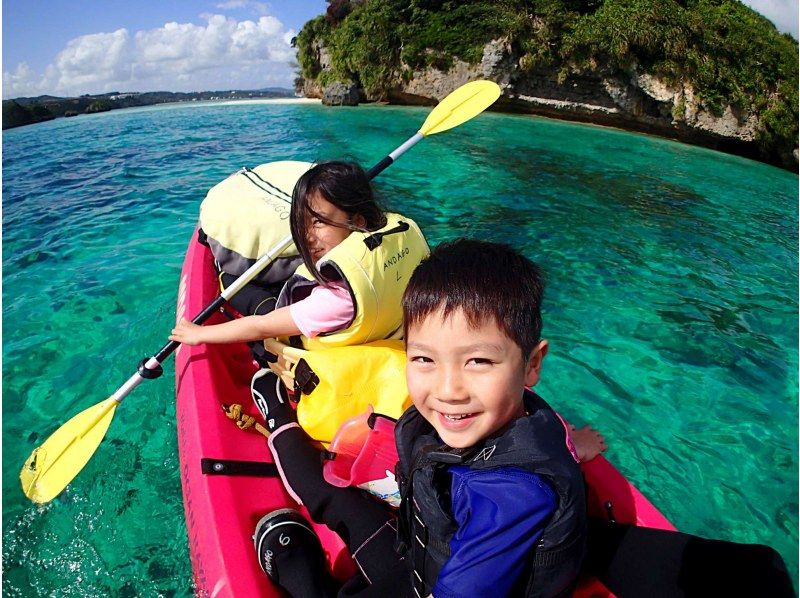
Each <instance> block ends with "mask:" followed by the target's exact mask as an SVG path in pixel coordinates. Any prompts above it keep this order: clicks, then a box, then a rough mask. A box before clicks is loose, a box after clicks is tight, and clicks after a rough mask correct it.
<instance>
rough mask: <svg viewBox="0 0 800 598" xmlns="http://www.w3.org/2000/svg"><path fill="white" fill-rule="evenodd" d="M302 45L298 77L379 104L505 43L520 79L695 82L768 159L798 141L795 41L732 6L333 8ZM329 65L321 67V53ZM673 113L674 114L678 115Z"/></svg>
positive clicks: (671, 0) (653, 0) (516, 1)
mask: <svg viewBox="0 0 800 598" xmlns="http://www.w3.org/2000/svg"><path fill="white" fill-rule="evenodd" d="M329 2H330V6H329V9H328V13H327V15H325V16H319V17H317V18H315V19H312V20H311V21H309V22H308V23H306V24H305V26H304V27H303V29H302V30H301V31H300V33H299V34H298V36H297V48H298V63H299V65H300V69H301V72H300V75H301V76H302V77H304V78H306V79H315V80H317V81H318V82H319V83H320V84H322V85H323V86H324V85H326V84H328V83H330V82H333V81H335V80H339V81H347V80H350V81H353V82H355V83H357V84H358V85H360V86H361V87H362V88H363V90H364V91H365V93H366V94H367V96H368V97H372V98H375V99H378V98H381V97H385V96H386V94H387V93H388V92H389V91H390V90H392V89H393V88H396V87H397V86H399V85H400V84H401V83H402V82H403V81H404V80H405V81H407V80H409V78H411V77H412V76H413V72H414V71H415V70H418V69H424V68H427V67H435V68H438V69H440V70H447V69H448V68H449V67H450V65H451V64H452V63H453V60H454V59H456V58H457V59H460V60H463V61H465V62H467V63H470V64H478V63H480V61H481V58H482V55H483V49H484V47H485V45H486V44H487V43H488V42H490V41H491V40H497V39H502V40H505V41H506V42H507V43H508V45H509V46H510V48H511V51H512V55H513V56H514V57H515V59H516V67H517V70H516V72H515V75H514V76H515V77H518V78H519V77H524V76H525V74H526V73H532V72H535V71H537V70H541V69H548V70H549V71H555V73H556V77H557V78H558V79H559V81H560V82H563V80H564V79H566V78H567V77H568V76H570V75H574V74H580V73H586V72H592V71H596V70H598V69H601V68H602V69H605V70H607V71H616V72H621V73H624V72H630V71H631V70H633V69H635V70H637V71H638V72H641V73H647V74H651V75H654V76H657V77H659V78H661V79H662V80H664V81H666V82H667V83H670V84H672V85H675V86H680V85H683V84H686V85H690V86H691V87H692V89H693V90H694V92H695V94H696V97H697V98H698V99H699V100H700V102H701V105H702V107H703V108H704V109H705V110H707V111H708V112H710V113H711V114H714V115H717V116H719V115H720V114H721V113H722V112H723V111H724V110H725V109H726V107H728V106H730V107H731V109H732V110H735V111H739V112H741V113H754V114H756V115H757V117H758V120H759V130H758V139H759V143H760V144H761V146H762V147H763V148H765V151H772V150H773V149H774V148H776V147H778V148H782V150H781V151H783V152H785V151H786V148H789V150H788V151H789V152H791V149H793V148H794V147H796V145H797V135H798V127H797V121H798V60H797V56H798V44H797V41H796V40H794V39H793V38H792V37H791V36H789V35H786V34H780V33H779V32H778V31H777V30H776V29H775V26H774V25H772V23H770V22H769V21H768V20H767V19H765V18H764V17H762V16H761V15H759V14H758V13H756V12H755V11H753V10H752V9H750V8H748V7H747V6H745V5H744V4H742V3H741V2H739V1H738V0H465V1H457V0H366V1H364V0H361V1H358V2H357V1H355V0H353V1H346V0H329ZM323 53H324V54H325V56H326V60H327V62H328V64H326V65H325V66H326V68H325V69H323V68H322V66H321V64H320V59H321V56H322V54H323ZM676 109H680V106H677V107H676Z"/></svg>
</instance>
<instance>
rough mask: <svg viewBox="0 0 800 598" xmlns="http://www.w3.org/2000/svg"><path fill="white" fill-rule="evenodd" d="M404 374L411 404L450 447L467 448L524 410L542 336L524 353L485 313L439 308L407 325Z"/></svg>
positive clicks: (541, 351)
mask: <svg viewBox="0 0 800 598" xmlns="http://www.w3.org/2000/svg"><path fill="white" fill-rule="evenodd" d="M406 353H407V357H408V360H407V365H406V379H407V381H408V390H409V393H410V394H411V400H412V401H413V402H414V406H415V407H416V408H417V410H418V411H419V412H420V413H421V414H422V416H423V417H424V418H425V419H426V420H428V422H429V423H430V424H431V425H432V426H433V427H434V428H435V430H436V432H437V433H438V434H439V436H440V437H441V439H442V440H443V441H444V442H445V443H446V444H447V445H448V446H451V447H453V448H467V447H470V446H473V445H474V444H476V443H478V442H479V441H481V440H482V439H484V438H486V437H487V436H489V435H491V434H493V433H494V432H496V431H497V430H499V429H500V428H502V427H503V426H505V425H506V424H507V423H509V422H510V421H511V420H513V419H516V418H518V417H521V416H523V415H525V409H524V407H523V404H522V392H523V387H524V386H533V385H534V384H536V382H538V381H539V372H540V371H541V364H542V359H543V358H544V356H545V354H546V353H547V341H541V342H540V343H539V345H537V347H536V348H535V349H534V351H533V353H532V355H531V357H530V358H529V359H524V358H523V356H522V350H521V349H520V348H519V346H518V345H517V344H516V343H514V341H512V340H511V339H510V338H508V337H507V336H506V335H505V333H504V332H503V331H502V330H501V329H499V328H498V327H497V325H496V324H495V322H494V320H493V319H491V318H488V319H486V320H484V321H483V322H482V323H481V324H480V325H479V326H478V327H477V328H474V327H472V326H470V324H469V322H468V321H467V319H466V318H465V317H464V313H463V312H462V311H461V310H458V311H456V312H453V313H452V314H451V315H450V316H449V317H448V318H447V319H443V318H442V312H441V311H438V312H435V313H433V314H431V315H430V316H428V317H427V318H425V319H424V320H423V321H422V322H420V323H418V324H417V325H414V326H410V327H409V328H408V333H407V338H406Z"/></svg>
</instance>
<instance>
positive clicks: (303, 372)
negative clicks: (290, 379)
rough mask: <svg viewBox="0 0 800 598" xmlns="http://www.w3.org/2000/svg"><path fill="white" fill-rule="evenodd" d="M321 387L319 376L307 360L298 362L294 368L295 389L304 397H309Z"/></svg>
mask: <svg viewBox="0 0 800 598" xmlns="http://www.w3.org/2000/svg"><path fill="white" fill-rule="evenodd" d="M318 385H319V376H317V375H316V374H315V373H314V370H312V369H311V366H309V365H308V363H307V362H306V360H305V359H301V360H300V361H298V362H297V366H295V368H294V387H295V389H296V390H299V391H300V392H301V393H303V394H304V395H306V396H308V395H310V394H311V393H312V392H314V389H315V388H316V387H317V386H318Z"/></svg>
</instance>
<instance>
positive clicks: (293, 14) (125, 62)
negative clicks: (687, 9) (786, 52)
mask: <svg viewBox="0 0 800 598" xmlns="http://www.w3.org/2000/svg"><path fill="white" fill-rule="evenodd" d="M745 3H746V4H748V5H750V6H752V7H753V8H755V9H756V10H757V11H759V12H760V13H762V14H763V15H765V16H766V17H768V18H769V19H771V20H772V21H773V22H774V23H775V24H776V26H777V27H778V29H779V30H781V31H785V32H788V33H791V34H792V35H793V36H794V37H795V38H797V36H798V1H797V0H746V2H745ZM2 7H3V8H2V9H3V13H2V14H3V97H4V98H14V97H20V96H36V95H41V94H52V95H62V96H63V95H79V94H83V93H103V92H108V91H153V90H168V91H200V90H218V89H232V88H236V89H258V88H261V87H273V86H279V87H292V82H293V79H294V77H295V70H296V69H295V67H294V65H293V64H292V63H293V62H294V50H293V49H292V48H291V47H290V45H289V41H290V40H291V38H292V37H293V36H294V35H295V34H296V33H297V31H299V30H300V28H301V27H302V26H303V24H304V23H305V22H306V21H308V20H309V19H311V18H313V17H314V16H316V15H319V14H322V13H323V12H324V11H325V9H326V7H327V2H325V0H295V1H292V0H274V1H273V2H258V1H254V0H158V1H154V0H139V1H138V2H137V1H133V2H132V1H131V0H124V1H123V0H103V1H101V0H69V1H67V0H4V1H3V3H2Z"/></svg>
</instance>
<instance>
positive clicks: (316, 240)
mask: <svg viewBox="0 0 800 598" xmlns="http://www.w3.org/2000/svg"><path fill="white" fill-rule="evenodd" d="M308 207H309V208H310V210H312V211H313V212H316V213H317V214H319V215H320V216H323V217H324V218H326V219H327V220H329V221H330V222H333V223H335V224H329V223H328V222H324V221H322V220H320V219H319V218H318V217H317V216H315V215H314V214H312V213H311V212H308V211H307V212H306V219H307V220H306V231H307V234H306V242H307V243H308V250H309V252H311V257H312V258H313V259H314V262H315V263H316V262H318V261H319V260H320V259H321V258H322V257H323V256H324V255H325V254H326V253H328V252H329V251H330V250H331V249H333V248H334V247H336V246H337V245H338V244H339V243H341V242H342V241H344V240H345V239H346V238H347V237H348V236H350V233H351V232H352V231H351V230H350V228H349V227H351V226H353V225H356V226H358V223H357V222H351V219H350V217H349V216H348V215H347V213H346V212H345V211H343V210H341V209H339V208H337V207H336V206H335V205H333V204H332V203H331V202H329V201H328V200H327V199H325V198H324V197H322V195H321V194H320V193H319V192H314V193H313V194H312V195H311V196H310V197H309V199H308ZM358 218H360V216H356V220H357V219H358Z"/></svg>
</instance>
